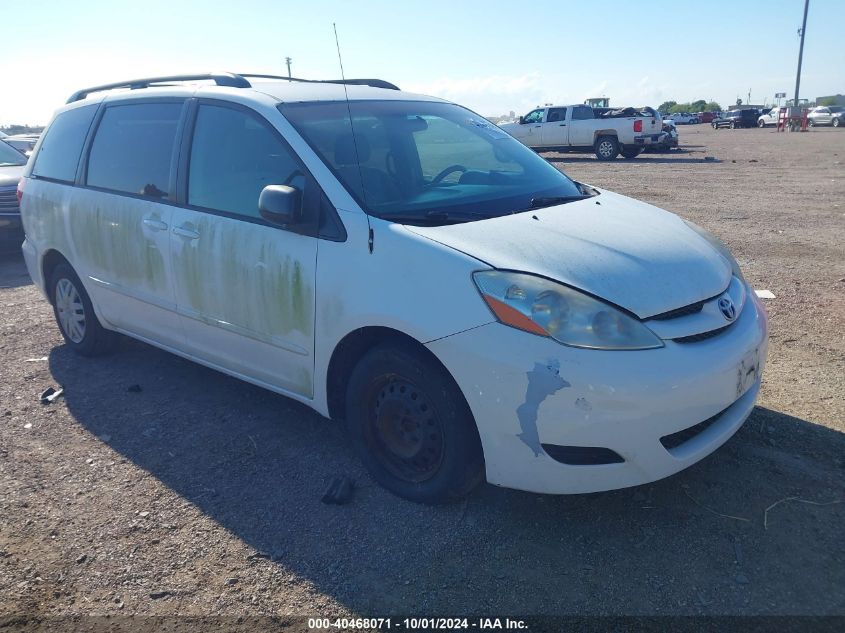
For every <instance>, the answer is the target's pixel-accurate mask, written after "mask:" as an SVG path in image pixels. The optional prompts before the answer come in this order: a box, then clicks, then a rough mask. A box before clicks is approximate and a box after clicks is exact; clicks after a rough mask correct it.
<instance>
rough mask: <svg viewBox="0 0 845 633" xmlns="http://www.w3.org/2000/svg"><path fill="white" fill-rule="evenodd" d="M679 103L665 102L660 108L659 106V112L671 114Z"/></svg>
mask: <svg viewBox="0 0 845 633" xmlns="http://www.w3.org/2000/svg"><path fill="white" fill-rule="evenodd" d="M677 103H678V102H677V101H664V102H663V103H661V104H660V105H659V106H657V111H658V112H669V110H671V109H672V106H675V105H677Z"/></svg>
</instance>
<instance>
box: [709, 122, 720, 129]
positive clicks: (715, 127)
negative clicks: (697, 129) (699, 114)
mask: <svg viewBox="0 0 845 633" xmlns="http://www.w3.org/2000/svg"><path fill="white" fill-rule="evenodd" d="M710 125H712V126H713V129H714V130H718V129H719V126H718V124H716V123H711V124H710Z"/></svg>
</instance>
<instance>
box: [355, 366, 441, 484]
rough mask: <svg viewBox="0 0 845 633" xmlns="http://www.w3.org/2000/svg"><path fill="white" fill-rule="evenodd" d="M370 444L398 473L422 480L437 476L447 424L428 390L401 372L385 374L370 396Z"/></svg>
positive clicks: (367, 432)
mask: <svg viewBox="0 0 845 633" xmlns="http://www.w3.org/2000/svg"><path fill="white" fill-rule="evenodd" d="M366 402H367V404H366V407H367V418H366V419H367V428H366V430H365V435H366V440H367V444H368V445H369V448H370V450H371V452H372V454H373V455H374V456H375V457H376V459H377V460H378V462H379V463H380V464H381V465H382V466H383V467H384V468H385V469H387V471H388V472H390V473H391V474H392V475H394V476H395V477H398V478H399V479H402V480H403V481H408V482H412V483H420V482H423V481H427V480H429V479H431V478H432V477H434V476H435V475H436V474H437V472H438V470H439V469H440V466H441V464H442V463H443V456H444V453H445V439H444V436H443V425H442V423H441V422H440V419H439V417H438V415H437V411H436V410H435V409H434V407H432V406H431V404H430V403H429V402H428V398H427V396H426V394H425V393H424V392H423V391H422V390H421V389H420V388H419V387H417V386H416V385H414V384H413V383H412V382H410V381H408V380H406V379H404V378H401V377H399V376H395V375H393V376H384V377H383V378H382V379H381V380H379V381H377V382H376V383H375V384H374V385H373V387H372V389H371V390H370V397H369V398H367V399H366Z"/></svg>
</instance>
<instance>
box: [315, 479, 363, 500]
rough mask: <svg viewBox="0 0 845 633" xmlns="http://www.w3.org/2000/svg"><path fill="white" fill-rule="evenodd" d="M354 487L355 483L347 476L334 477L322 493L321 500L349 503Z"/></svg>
mask: <svg viewBox="0 0 845 633" xmlns="http://www.w3.org/2000/svg"><path fill="white" fill-rule="evenodd" d="M354 488H355V484H354V482H353V481H352V480H351V479H350V478H349V477H335V478H334V479H332V483H331V484H329V488H328V490H326V494H324V495H323V498H322V502H323V503H328V504H334V505H343V504H345V503H349V502H350V501H351V500H352V491H353V490H354Z"/></svg>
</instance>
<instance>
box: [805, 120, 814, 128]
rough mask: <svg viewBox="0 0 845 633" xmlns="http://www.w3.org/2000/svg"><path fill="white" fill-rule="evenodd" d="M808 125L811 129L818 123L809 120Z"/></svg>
mask: <svg viewBox="0 0 845 633" xmlns="http://www.w3.org/2000/svg"><path fill="white" fill-rule="evenodd" d="M807 125H809V126H810V127H816V122H815V121H813V119H808V120H807Z"/></svg>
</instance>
